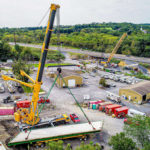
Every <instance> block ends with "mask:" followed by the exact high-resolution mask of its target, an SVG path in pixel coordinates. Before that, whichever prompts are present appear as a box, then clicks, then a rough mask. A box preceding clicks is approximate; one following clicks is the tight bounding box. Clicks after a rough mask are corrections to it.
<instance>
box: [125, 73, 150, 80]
mask: <svg viewBox="0 0 150 150" xmlns="http://www.w3.org/2000/svg"><path fill="white" fill-rule="evenodd" d="M124 75H125V76H133V77H136V78H139V79H144V80H150V77H149V76H146V75H144V74H142V73H137V74H136V75H133V74H129V73H125V74H124Z"/></svg>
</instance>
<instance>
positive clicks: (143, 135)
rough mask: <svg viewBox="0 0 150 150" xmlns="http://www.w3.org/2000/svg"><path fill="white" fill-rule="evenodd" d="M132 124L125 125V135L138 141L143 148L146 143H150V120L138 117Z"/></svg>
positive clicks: (134, 118)
mask: <svg viewBox="0 0 150 150" xmlns="http://www.w3.org/2000/svg"><path fill="white" fill-rule="evenodd" d="M131 122H132V123H131V124H129V125H128V124H127V125H125V127H124V131H125V133H126V134H127V135H128V136H131V137H133V138H134V139H136V141H137V142H138V143H139V144H140V145H141V146H142V147H144V144H145V143H150V137H149V135H150V118H149V117H147V116H140V115H137V116H135V117H133V118H131Z"/></svg>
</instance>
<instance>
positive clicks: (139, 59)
mask: <svg viewBox="0 0 150 150" xmlns="http://www.w3.org/2000/svg"><path fill="white" fill-rule="evenodd" d="M9 44H10V45H14V43H13V42H10V43H9ZM17 44H19V45H21V46H25V47H35V48H42V45H35V44H26V43H17ZM50 49H52V50H57V47H54V46H51V47H50ZM61 51H62V52H75V53H81V54H87V55H89V56H96V57H101V56H103V55H104V56H105V57H107V58H108V57H109V55H110V53H100V52H93V51H89V50H82V49H71V48H64V47H62V48H61ZM114 58H117V59H123V60H131V61H137V62H142V63H148V64H150V59H149V58H144V57H134V56H130V57H127V56H126V55H121V54H116V55H115V56H114Z"/></svg>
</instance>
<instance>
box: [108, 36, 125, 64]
mask: <svg viewBox="0 0 150 150" xmlns="http://www.w3.org/2000/svg"><path fill="white" fill-rule="evenodd" d="M126 36H127V33H124V34H123V35H122V36H121V38H120V40H119V41H118V43H117V44H116V46H115V48H114V49H113V51H112V53H111V54H110V56H109V58H108V60H107V63H109V62H110V61H111V59H112V58H113V56H114V55H115V54H116V52H117V51H118V49H119V47H120V45H121V44H122V42H123V40H124V39H125V37H126Z"/></svg>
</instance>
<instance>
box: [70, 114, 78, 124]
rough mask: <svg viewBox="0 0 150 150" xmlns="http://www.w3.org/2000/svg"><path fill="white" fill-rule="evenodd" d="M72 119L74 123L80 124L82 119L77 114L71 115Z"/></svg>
mask: <svg viewBox="0 0 150 150" xmlns="http://www.w3.org/2000/svg"><path fill="white" fill-rule="evenodd" d="M70 118H71V120H72V121H73V122H74V123H77V122H80V119H79V117H78V116H77V115H76V114H70Z"/></svg>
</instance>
